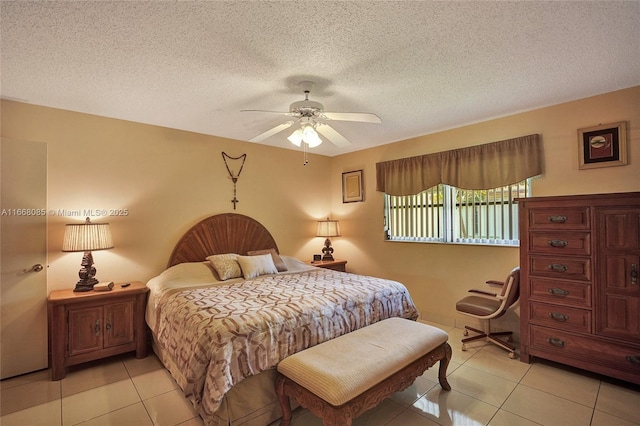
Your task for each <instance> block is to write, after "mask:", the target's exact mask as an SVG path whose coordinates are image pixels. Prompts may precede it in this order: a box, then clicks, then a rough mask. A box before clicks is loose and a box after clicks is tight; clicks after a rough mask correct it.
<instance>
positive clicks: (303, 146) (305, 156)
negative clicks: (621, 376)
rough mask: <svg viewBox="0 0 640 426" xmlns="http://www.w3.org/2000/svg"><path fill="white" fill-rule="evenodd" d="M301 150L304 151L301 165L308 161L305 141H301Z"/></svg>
mask: <svg viewBox="0 0 640 426" xmlns="http://www.w3.org/2000/svg"><path fill="white" fill-rule="evenodd" d="M302 150H303V152H304V154H303V155H304V162H303V163H302V165H303V166H306V165H307V164H308V163H309V159H308V158H307V143H306V142H302Z"/></svg>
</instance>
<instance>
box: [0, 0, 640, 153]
mask: <svg viewBox="0 0 640 426" xmlns="http://www.w3.org/2000/svg"><path fill="white" fill-rule="evenodd" d="M0 12H1V22H0V24H1V37H2V38H1V51H0V53H1V60H2V61H1V81H0V82H1V95H2V97H3V98H6V99H13V100H18V101H22V102H28V103H33V104H39V105H45V106H51V107H56V108H62V109H68V110H73V111H81V112H86V113H90V114H97V115H101V116H107V117H115V118H121V119H126V120H132V121H137V122H142V123H149V124H156V125H160V126H166V127H171V128H176V129H183V130H189V131H194V132H200V133H204V134H209V135H216V136H223V137H227V138H233V139H239V140H249V139H251V138H252V137H254V136H257V135H258V134H260V133H262V132H264V131H266V130H268V129H269V128H271V127H273V126H276V125H277V124H280V123H282V122H284V121H287V120H286V117H280V116H278V115H269V114H258V113H249V112H240V110H242V109H264V110H276V111H287V110H288V106H289V104H290V103H292V102H294V101H298V100H301V99H303V94H302V93H301V91H300V88H299V87H298V82H300V81H302V80H313V81H315V82H316V87H315V89H314V90H313V92H312V93H311V96H310V98H311V99H312V100H315V101H319V102H322V103H323V104H324V106H325V109H326V110H327V111H337V112H372V113H375V114H377V115H378V116H379V117H380V118H381V119H382V124H367V123H350V122H332V125H333V127H334V128H335V129H336V130H338V131H339V132H340V133H342V134H343V135H344V136H345V137H347V138H348V139H349V140H351V142H352V145H351V146H350V147H347V148H337V147H335V146H333V145H331V144H330V143H328V142H325V143H323V144H322V145H321V146H320V147H318V148H314V152H316V153H320V154H324V155H337V154H341V153H345V152H350V151H357V150H360V149H365V148H368V147H371V146H376V145H381V144H386V143H390V142H395V141H398V140H402V139H407V138H410V137H414V136H418V135H423V134H428V133H433V132H436V131H440V130H444V129H449V128H453V127H459V126H462V125H465V124H469V123H474V122H478V121H483V120H488V119H491V118H496V117H500V116H504V115H509V114H513V113H516V112H520V111H526V110H531V109H535V108H539V107H544V106H548V105H553V104H557V103H561V102H566V101H570V100H575V99H580V98H584V97H587V96H592V95H596V94H600V93H605V92H609V91H613V90H617V89H622V88H627V87H632V86H637V85H640V41H639V40H640V2H638V1H629V2H618V1H596V2H587V1H576V2H564V1H550V2H539V1H516V2H504V1H499V2H493V1H481V2H447V1H444V2H442V1H441V2H430V1H419V2H417V1H416V2H414V1H375V2H374V1H339V2H329V1H313V2H311V1H296V2H292V1H289V2H272V1H251V2H247V1H227V2H223V1H214V2H204V1H178V2H160V1H150V2H137V1H132V2H120V1H118V2H116V1H102V2H101V1H90V2H84V1H83V2H58V1H52V2H32V1H15V2H13V1H2V2H1V3H0ZM585 124H589V123H585ZM290 133H291V132H290V131H285V132H282V133H279V134H277V135H275V136H273V137H271V138H269V139H267V140H265V141H264V142H263V143H266V144H269V145H272V146H280V147H285V148H292V149H299V148H296V147H294V146H293V145H291V144H290V143H289V142H288V141H287V140H286V136H288V135H289V134H290ZM514 136H516V135H514Z"/></svg>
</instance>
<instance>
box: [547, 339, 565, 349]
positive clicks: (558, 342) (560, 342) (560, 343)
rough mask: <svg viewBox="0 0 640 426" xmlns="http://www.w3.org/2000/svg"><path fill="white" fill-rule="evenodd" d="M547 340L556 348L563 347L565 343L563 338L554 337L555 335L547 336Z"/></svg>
mask: <svg viewBox="0 0 640 426" xmlns="http://www.w3.org/2000/svg"><path fill="white" fill-rule="evenodd" d="M547 342H549V343H551V344H552V345H553V346H555V347H557V348H564V346H565V345H566V343H565V342H564V340H560V339H556V338H555V337H547Z"/></svg>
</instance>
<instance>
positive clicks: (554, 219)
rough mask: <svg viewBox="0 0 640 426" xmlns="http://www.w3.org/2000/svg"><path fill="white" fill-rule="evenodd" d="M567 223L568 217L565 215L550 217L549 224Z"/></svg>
mask: <svg viewBox="0 0 640 426" xmlns="http://www.w3.org/2000/svg"><path fill="white" fill-rule="evenodd" d="M566 221H567V217H566V216H564V215H553V216H549V222H551V223H565V222H566Z"/></svg>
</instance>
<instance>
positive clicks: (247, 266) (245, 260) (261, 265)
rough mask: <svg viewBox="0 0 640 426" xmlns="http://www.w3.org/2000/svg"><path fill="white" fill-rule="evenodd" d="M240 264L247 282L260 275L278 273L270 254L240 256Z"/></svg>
mask: <svg viewBox="0 0 640 426" xmlns="http://www.w3.org/2000/svg"><path fill="white" fill-rule="evenodd" d="M238 263H239V264H240V269H242V275H244V278H245V279H247V280H248V279H250V278H255V277H257V276H260V275H265V274H277V273H278V269H276V265H274V264H273V258H272V257H271V255H270V254H261V255H258V256H238Z"/></svg>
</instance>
